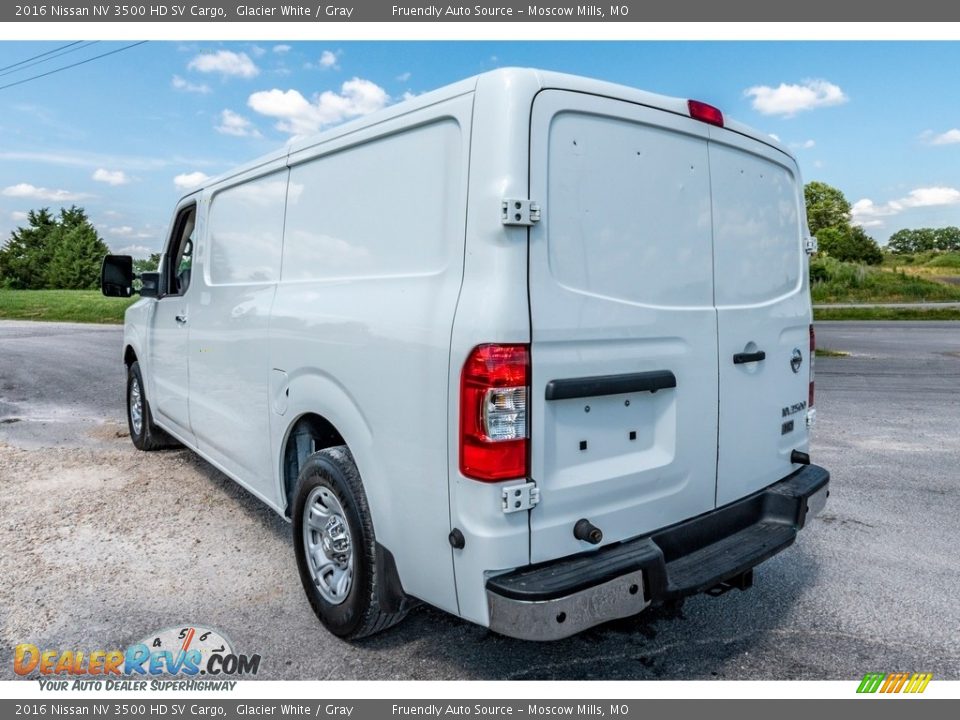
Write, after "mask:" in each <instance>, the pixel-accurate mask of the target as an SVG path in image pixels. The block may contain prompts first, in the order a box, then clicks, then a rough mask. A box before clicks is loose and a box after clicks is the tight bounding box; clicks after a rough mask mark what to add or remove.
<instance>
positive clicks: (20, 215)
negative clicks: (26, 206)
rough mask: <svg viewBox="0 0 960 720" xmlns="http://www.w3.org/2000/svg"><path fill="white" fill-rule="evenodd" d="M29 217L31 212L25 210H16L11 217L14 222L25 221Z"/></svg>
mask: <svg viewBox="0 0 960 720" xmlns="http://www.w3.org/2000/svg"><path fill="white" fill-rule="evenodd" d="M29 217H30V216H29V214H28V213H25V212H23V211H22V210H14V211H13V212H12V213H10V219H11V220H13V221H14V222H23V221H24V220H26V219H27V218H29Z"/></svg>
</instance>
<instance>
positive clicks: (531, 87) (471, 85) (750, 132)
mask: <svg viewBox="0 0 960 720" xmlns="http://www.w3.org/2000/svg"><path fill="white" fill-rule="evenodd" d="M481 81H489V82H490V83H491V84H492V85H494V86H499V87H501V88H504V89H507V90H506V91H507V92H520V93H528V94H530V96H531V97H532V96H533V95H534V94H536V92H538V91H540V90H546V89H561V90H573V91H577V92H584V93H590V94H593V95H601V96H607V97H613V98H617V99H621V100H627V101H629V102H634V103H637V104H640V105H647V106H649V107H654V108H658V109H661V110H666V111H668V112H673V113H677V114H679V115H687V114H688V110H687V98H676V97H670V96H668V95H658V94H656V93H651V92H646V91H644V90H638V89H637V88H633V87H630V86H628V85H620V84H617V83H611V82H606V81H604V80H596V79H593V78H587V77H582V76H579V75H570V74H567V73H559V72H552V71H549V70H537V69H534V68H500V69H497V70H491V71H490V72H486V73H482V74H480V75H474V76H472V77H469V78H466V79H464V80H460V81H459V82H455V83H452V84H450V85H445V86H443V87H441V88H438V89H436V90H431V91H429V92H426V93H423V94H422V95H417V96H415V97H413V98H410V99H408V100H404V101H402V102H399V103H396V104H394V105H390V106H388V107H386V108H383V109H382V110H378V111H377V112H374V113H370V114H369V115H365V116H363V117H361V118H357V119H355V120H351V121H349V122H346V123H343V124H342V125H337V126H335V127H332V128H330V129H328V130H324V131H322V132H320V133H316V134H313V135H309V136H305V137H299V138H297V137H294V138H292V139H291V140H290V141H288V142H287V143H286V145H284V146H283V147H282V148H279V149H277V150H275V151H273V152H271V153H268V154H266V155H263V156H261V157H259V158H257V159H255V160H252V161H250V162H247V163H244V164H242V165H239V166H237V167H234V168H232V169H230V170H228V171H227V172H225V173H222V174H220V175H218V176H216V177H212V178H209V179H207V180H205V181H204V182H203V183H202V184H200V185H198V186H197V187H196V188H195V189H193V190H191V191H190V192H189V193H187V194H186V195H184V197H188V196H190V195H193V194H195V193H197V192H199V191H201V190H203V189H205V188H208V187H212V186H214V185H217V184H219V183H221V182H224V181H226V180H229V179H230V178H233V177H236V176H238V175H243V174H246V173H249V172H251V171H253V170H256V169H257V168H258V167H261V166H263V165H267V164H270V163H273V162H276V161H277V160H280V159H282V158H284V157H287V156H289V155H290V154H292V153H294V152H297V151H300V150H304V149H307V148H310V147H314V146H316V145H320V144H323V143H325V142H329V141H330V140H333V139H335V138H338V137H342V136H343V135H347V134H349V133H352V132H356V131H357V130H362V129H363V128H367V127H371V126H373V125H377V124H379V123H382V122H386V121H388V120H391V119H393V118H396V117H400V116H401V115H405V114H408V113H411V112H415V111H417V110H420V109H422V108H425V107H429V106H430V105H435V104H437V103H440V102H443V101H445V100H449V99H451V98H454V97H458V96H460V95H465V94H467V93H471V92H474V91H475V90H476V89H477V86H478V85H479V84H480V83H481ZM721 109H722V108H721ZM724 128H725V129H727V130H731V131H733V132H736V133H739V134H741V135H745V136H747V137H750V138H752V139H754V140H757V141H759V142H761V143H764V144H766V145H769V146H771V147H773V148H775V149H777V150H779V151H780V152H782V153H784V154H785V155H787V156H789V157H791V158H793V154H792V153H791V152H790V151H789V150H788V149H787V148H786V147H785V146H784V145H783V144H782V143H780V142H779V141H778V140H777V139H775V138H773V137H771V136H770V135H768V134H766V133H763V132H760V131H758V130H755V129H753V128H751V127H749V126H747V125H744V124H743V123H740V122H737V121H736V120H731V119H730V118H729V117H727V116H726V115H724Z"/></svg>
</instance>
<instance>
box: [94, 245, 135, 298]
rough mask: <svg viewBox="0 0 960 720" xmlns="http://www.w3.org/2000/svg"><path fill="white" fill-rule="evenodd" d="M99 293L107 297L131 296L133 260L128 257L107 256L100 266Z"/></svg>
mask: <svg viewBox="0 0 960 720" xmlns="http://www.w3.org/2000/svg"><path fill="white" fill-rule="evenodd" d="M100 292H102V293H103V294H104V295H106V296H107V297H124V298H126V297H130V296H131V295H133V258H132V257H130V256H129V255H107V256H106V257H105V258H104V259H103V265H101V266H100Z"/></svg>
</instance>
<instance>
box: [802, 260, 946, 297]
mask: <svg viewBox="0 0 960 720" xmlns="http://www.w3.org/2000/svg"><path fill="white" fill-rule="evenodd" d="M929 269H930V270H932V269H933V268H929ZM917 270H919V268H915V267H911V268H910V270H909V271H908V270H906V269H905V268H896V269H894V268H884V267H868V266H865V265H857V264H854V263H844V262H839V261H837V260H833V259H832V258H823V259H817V260H814V261H813V263H811V265H810V278H811V286H810V294H811V296H812V298H813V303H814V304H815V305H825V304H832V303H900V302H907V303H909V302H960V285H954V284H950V283H948V282H940V281H938V280H936V279H934V278H933V277H920V276H919V275H920V273H919V272H915V271H917ZM924 270H926V268H925V269H924ZM940 270H941V271H942V270H943V268H940Z"/></svg>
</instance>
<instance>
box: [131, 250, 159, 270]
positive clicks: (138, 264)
mask: <svg viewBox="0 0 960 720" xmlns="http://www.w3.org/2000/svg"><path fill="white" fill-rule="evenodd" d="M159 267H160V253H150V257H148V258H143V259H141V260H134V261H133V271H134V272H135V273H144V272H156V270H157V268H159Z"/></svg>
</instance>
